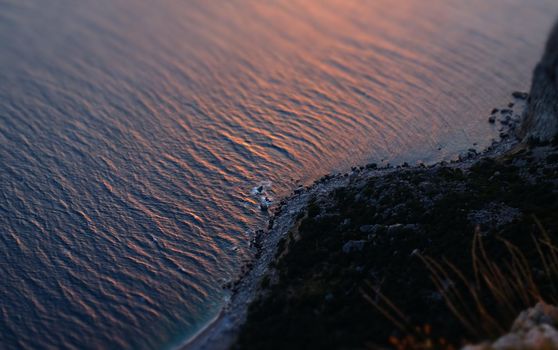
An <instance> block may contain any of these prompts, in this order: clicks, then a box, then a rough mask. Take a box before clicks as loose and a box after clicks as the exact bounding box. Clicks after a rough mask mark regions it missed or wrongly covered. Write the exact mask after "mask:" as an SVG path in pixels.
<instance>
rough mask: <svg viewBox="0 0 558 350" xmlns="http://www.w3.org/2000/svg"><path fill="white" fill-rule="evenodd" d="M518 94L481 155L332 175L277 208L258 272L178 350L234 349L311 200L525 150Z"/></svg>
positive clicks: (494, 117) (237, 284) (241, 281)
mask: <svg viewBox="0 0 558 350" xmlns="http://www.w3.org/2000/svg"><path fill="white" fill-rule="evenodd" d="M510 93H511V91H510ZM517 94H518V93H517V92H513V93H511V95H510V96H511V97H512V98H513V100H514V102H513V103H514V106H513V107H510V106H509V105H508V106H507V107H503V108H501V109H496V108H495V109H494V110H497V112H496V113H494V111H493V113H492V114H491V115H490V116H489V117H488V118H487V124H494V123H497V122H500V123H501V125H502V128H501V129H500V139H498V140H493V142H492V144H491V145H489V146H488V147H486V148H485V149H484V150H482V151H480V152H477V151H474V150H472V149H469V150H464V152H463V153H461V154H460V155H459V156H458V159H456V160H449V161H445V160H443V161H439V162H436V163H433V164H431V165H424V164H421V165H414V166H409V165H407V164H406V163H404V164H403V165H398V166H391V165H389V164H388V165H387V166H384V167H377V166H376V165H375V164H368V165H364V166H357V167H352V168H351V170H350V171H349V172H347V173H336V174H328V175H325V176H323V177H321V178H319V179H317V180H316V181H314V182H313V183H312V184H310V185H308V186H304V187H302V186H301V187H299V188H296V189H295V190H294V191H293V192H292V193H291V194H290V195H288V196H286V197H285V198H284V199H282V200H281V201H280V202H279V204H278V205H276V206H273V207H272V208H271V215H270V217H269V220H268V222H267V225H266V227H265V228H264V229H259V230H257V231H256V232H257V235H256V241H259V242H258V243H259V244H256V249H257V252H256V254H255V255H256V257H255V258H254V260H253V261H252V264H253V265H252V267H251V268H250V269H249V270H248V271H247V272H246V273H245V274H244V275H241V276H239V277H238V278H237V279H236V280H235V281H234V282H233V287H232V288H231V292H232V295H231V298H230V299H229V300H228V302H227V303H226V304H225V305H224V306H223V308H222V309H221V311H220V312H219V313H218V314H217V315H216V316H215V317H214V318H213V319H212V320H211V321H210V322H209V323H208V324H207V325H206V326H205V327H203V328H202V329H201V330H200V331H198V332H197V333H196V335H194V336H193V337H191V338H190V339H189V340H187V341H186V342H184V343H182V344H181V345H179V346H178V347H176V349H181V350H209V349H211V350H212V349H217V350H219V349H222V350H225V349H229V348H230V346H231V345H232V344H233V343H234V341H235V339H236V336H237V335H238V332H239V331H240V328H241V327H242V325H243V323H244V321H245V320H246V316H247V312H248V306H249V305H250V303H251V302H252V301H253V300H255V298H256V297H257V295H258V294H259V293H260V292H261V289H262V288H261V287H260V283H261V280H262V278H263V277H264V275H265V274H266V273H267V272H269V270H270V268H269V265H270V263H272V262H273V261H274V259H275V254H276V252H277V249H278V243H279V241H280V240H281V238H283V237H285V236H286V235H287V233H288V232H289V231H290V230H291V228H292V227H293V225H294V224H295V223H296V221H297V216H298V215H299V213H300V212H301V210H302V209H303V208H305V207H306V206H307V204H308V203H309V201H310V199H311V198H313V197H319V196H320V195H325V194H328V193H331V191H333V190H335V189H337V188H342V187H345V186H348V185H349V184H350V183H351V182H354V181H363V180H366V179H369V178H375V177H383V176H385V175H387V174H390V173H393V172H397V171H401V170H413V169H416V170H420V169H425V168H426V169H434V168H438V167H443V166H447V167H452V168H460V169H466V168H468V167H470V166H471V165H473V164H474V163H475V162H476V161H478V160H480V159H481V158H485V157H489V158H497V157H499V156H503V155H505V154H507V153H508V152H510V151H511V150H513V149H514V147H516V146H518V145H520V144H521V139H520V137H519V128H520V126H521V123H522V122H523V120H524V119H525V118H526V114H527V112H528V103H527V101H526V97H525V94H524V93H522V95H521V96H520V97H518V96H519V95H517ZM510 108H512V110H513V109H515V110H516V111H515V112H516V114H515V116H516V117H519V118H510V117H509V116H508V115H509V114H508V113H507V112H506V113H500V112H501V111H507V110H509V109H510ZM517 109H520V110H517ZM512 115H513V113H512ZM498 119H499V120H498Z"/></svg>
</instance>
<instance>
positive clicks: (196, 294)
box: [0, 0, 558, 349]
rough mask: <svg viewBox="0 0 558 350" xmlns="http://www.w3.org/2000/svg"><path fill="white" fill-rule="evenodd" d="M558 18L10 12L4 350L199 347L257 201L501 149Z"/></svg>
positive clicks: (520, 9)
mask: <svg viewBox="0 0 558 350" xmlns="http://www.w3.org/2000/svg"><path fill="white" fill-rule="evenodd" d="M557 10H558V4H557V3H556V2H555V1H553V0H533V1H529V3H528V5H527V3H526V2H525V1H521V0H498V1H496V0H495V1H491V2H490V3H488V4H487V3H486V1H481V0H474V1H467V2H464V1H458V0H455V1H438V0H432V1H418V0H416V1H393V0H390V1H388V0H378V1H347V0H343V1H341V0H329V1H320V2H319V3H318V2H311V3H310V2H307V1H290V2H284V1H261V2H253V1H241V0H233V1H227V2H209V1H179V0H162V1H150V0H134V1H132V0H95V1H73V0H51V1H48V2H45V1H39V0H27V1H21V0H0V164H1V165H0V251H1V254H0V344H1V345H0V348H8V349H11V348H13V349H16V348H75V349H87V348H129V349H157V348H166V347H172V346H176V345H178V344H180V343H181V342H183V341H184V340H186V339H188V337H190V336H191V335H192V334H194V333H195V332H196V331H197V330H199V329H200V328H201V327H203V326H204V324H205V323H206V322H207V321H208V320H210V319H211V318H212V317H213V316H214V315H215V314H216V313H217V312H218V311H219V309H220V308H221V307H222V305H223V303H224V300H225V299H226V297H227V293H226V292H225V291H223V289H222V288H221V286H222V285H223V284H224V283H225V282H227V281H228V280H230V279H231V278H233V277H234V276H235V275H236V274H237V273H238V272H239V270H240V269H241V267H242V264H243V262H244V261H246V260H248V259H250V258H251V252H250V249H249V247H248V246H249V243H248V242H249V240H250V238H251V237H252V235H253V231H254V229H255V228H257V227H258V225H260V224H261V223H262V222H263V221H265V219H266V216H265V215H264V214H262V213H260V212H259V210H258V208H257V201H258V199H257V198H254V197H253V196H252V195H250V190H251V188H253V187H254V186H255V185H256V184H258V183H260V182H262V181H270V183H271V184H272V189H273V190H274V191H275V193H274V196H275V197H276V198H278V197H281V196H282V195H285V194H286V193H288V191H289V190H290V189H291V188H292V186H293V185H294V183H295V181H296V180H299V179H300V180H301V181H310V180H311V179H313V178H315V177H317V176H319V175H322V174H324V173H328V172H330V171H336V170H341V169H344V168H346V167H348V166H350V165H354V164H359V163H363V162H367V161H377V162H378V161H381V160H382V159H385V160H386V161H390V162H392V163H396V162H401V161H411V162H416V161H419V160H421V161H435V160H439V159H446V158H449V157H452V156H455V155H456V154H458V153H459V152H460V151H461V150H463V149H467V148H469V147H470V146H471V145H472V144H473V143H478V147H479V148H481V147H483V146H485V145H487V144H489V143H490V141H491V138H493V137H495V136H496V135H497V130H496V129H491V128H490V127H489V126H488V125H487V123H486V117H487V112H488V111H490V109H491V108H492V107H493V106H498V105H501V104H502V103H506V102H507V101H508V100H509V93H510V92H511V91H513V90H526V89H527V88H528V86H529V79H530V73H531V69H532V67H533V66H534V64H535V63H536V61H537V59H538V57H539V54H540V52H541V51H542V45H543V42H544V39H545V36H546V34H547V30H548V29H549V27H550V24H551V22H552V20H553V19H554V17H555V14H556V11H557ZM439 149H440V150H439Z"/></svg>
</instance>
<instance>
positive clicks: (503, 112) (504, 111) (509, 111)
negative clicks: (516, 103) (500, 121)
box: [500, 109, 513, 114]
mask: <svg viewBox="0 0 558 350" xmlns="http://www.w3.org/2000/svg"><path fill="white" fill-rule="evenodd" d="M512 113H513V111H512V110H511V109H502V110H501V111H500V114H512Z"/></svg>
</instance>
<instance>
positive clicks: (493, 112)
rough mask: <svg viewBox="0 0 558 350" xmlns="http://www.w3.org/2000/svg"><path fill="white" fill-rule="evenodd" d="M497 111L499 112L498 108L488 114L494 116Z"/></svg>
mask: <svg viewBox="0 0 558 350" xmlns="http://www.w3.org/2000/svg"><path fill="white" fill-rule="evenodd" d="M499 111H500V110H499V109H498V108H494V109H493V110H492V112H490V114H493V115H494V114H496V113H498V112H499Z"/></svg>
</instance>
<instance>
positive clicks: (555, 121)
mask: <svg viewBox="0 0 558 350" xmlns="http://www.w3.org/2000/svg"><path fill="white" fill-rule="evenodd" d="M557 134H558V23H557V24H556V25H555V26H554V29H553V30H552V32H551V35H550V37H549V39H548V42H547V44H546V48H545V53H544V55H543V58H542V60H541V61H540V62H539V64H538V65H537V67H536V68H535V71H534V73H533V81H532V86H531V94H530V97H529V107H528V110H527V112H526V116H525V121H524V123H523V126H522V129H521V135H520V136H521V137H522V138H523V139H524V140H525V139H535V140H539V141H550V140H552V139H553V138H554V137H556V135H557Z"/></svg>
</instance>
